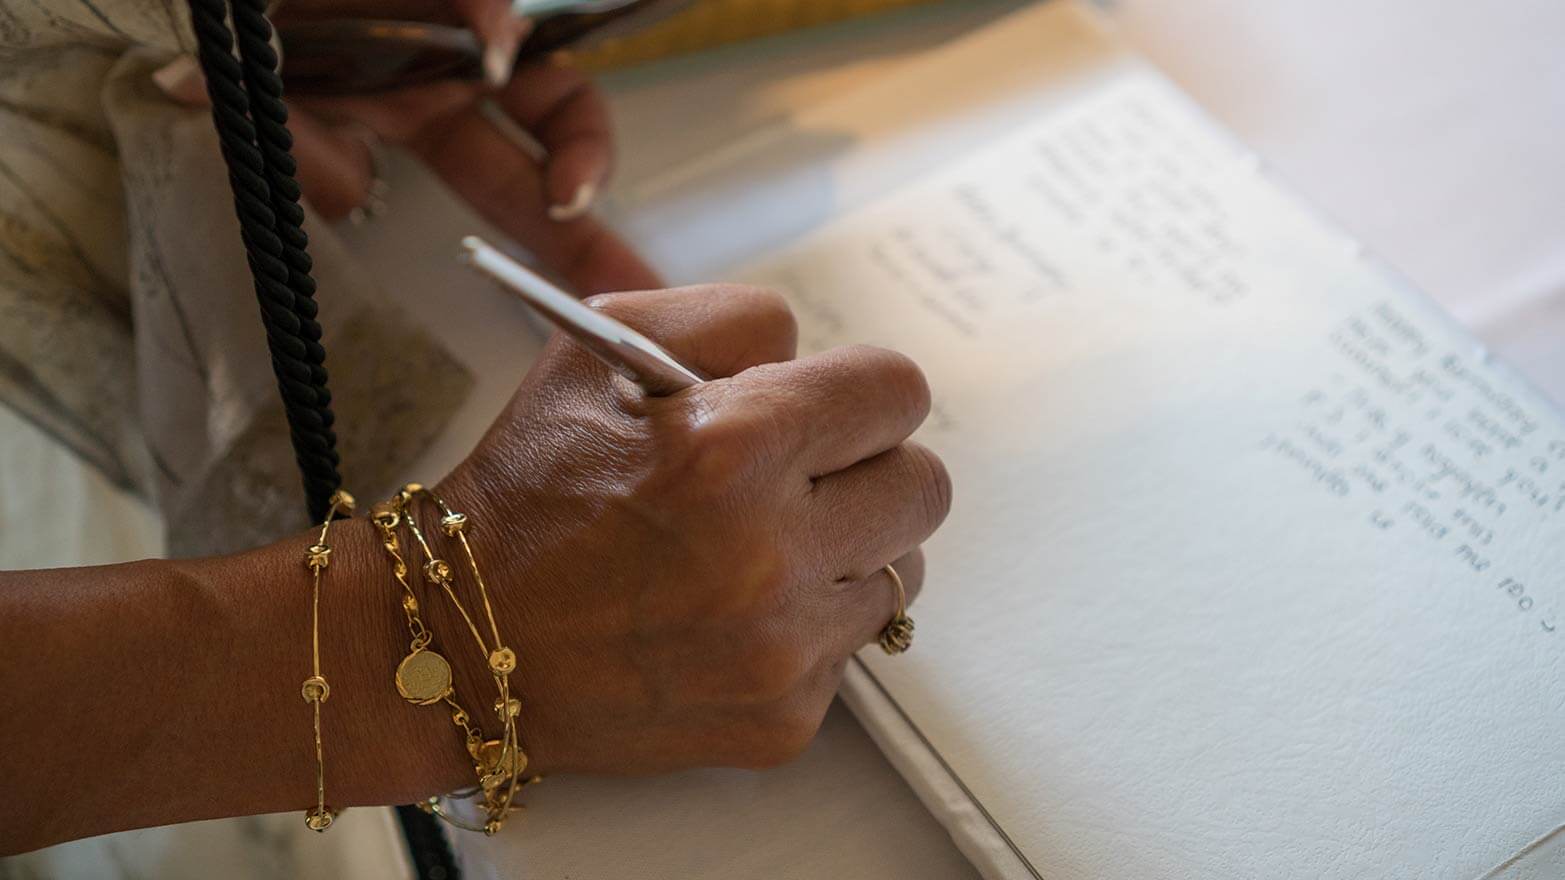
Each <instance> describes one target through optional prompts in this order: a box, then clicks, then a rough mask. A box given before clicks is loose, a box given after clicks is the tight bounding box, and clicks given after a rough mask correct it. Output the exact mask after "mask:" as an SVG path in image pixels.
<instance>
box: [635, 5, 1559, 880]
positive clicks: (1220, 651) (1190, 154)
mask: <svg viewBox="0 0 1565 880" xmlns="http://www.w3.org/2000/svg"><path fill="white" fill-rule="evenodd" d="M986 52H987V53H999V54H1002V55H1005V53H1009V55H1008V56H1006V57H1013V58H1015V59H1017V65H1016V68H1015V70H1014V71H1013V72H1012V74H1011V76H1012V77H1013V79H1015V80H1016V81H1020V80H1022V79H1023V78H1027V77H1033V78H1034V86H1032V87H1030V88H1027V89H1022V90H1015V91H1014V94H1015V96H1016V97H1011V98H1006V99H1005V100H1000V101H997V102H994V103H991V104H986V105H984V106H981V107H965V106H957V105H956V104H955V103H954V102H953V101H952V100H951V95H950V94H949V92H948V90H947V89H946V88H945V86H944V83H947V82H949V81H950V80H954V79H960V78H961V77H962V68H961V67H960V64H959V63H958V61H959V58H960V57H972V56H973V55H975V54H979V53H986ZM960 53H967V54H966V55H965V56H962V55H960ZM942 65H944V67H942ZM942 71H943V73H942ZM1040 83H1041V84H1040ZM1007 94H1011V93H1007ZM925 107H932V108H933V109H930V110H924V109H922V108H925ZM896 108H903V109H904V110H906V111H907V112H928V113H931V114H934V113H943V114H947V115H949V116H951V117H952V118H953V119H955V120H959V121H957V122H952V123H951V130H952V131H956V130H958V129H960V130H962V131H964V132H970V131H971V130H972V129H973V127H975V126H976V127H979V128H981V129H983V130H984V131H985V132H986V134H985V137H984V140H985V141H986V143H985V144H984V145H982V146H979V147H974V146H973V145H972V143H971V137H970V135H968V136H964V137H957V136H955V135H951V136H946V135H943V134H941V133H940V132H938V131H937V132H936V133H935V134H934V135H933V136H931V135H929V134H928V133H927V132H928V130H927V128H926V129H925V130H924V131H925V133H924V134H922V135H921V136H920V137H919V138H918V139H916V140H910V141H909V142H908V144H907V145H906V148H905V149H902V150H898V151H895V152H896V155H897V156H898V159H897V160H896V162H894V163H891V164H890V165H887V164H886V163H884V162H877V163H870V162H863V161H858V160H856V159H854V158H853V157H852V156H848V157H846V158H842V159H840V160H838V161H836V162H835V163H833V164H831V165H829V166H828V167H827V170H826V171H820V170H818V169H817V170H815V171H812V172H811V175H812V176H811V177H810V178H808V179H798V178H792V177H787V176H780V177H778V179H777V180H776V181H775V189H776V191H777V193H778V195H777V198H778V199H779V204H781V203H782V200H790V201H789V204H790V205H792V207H791V208H790V209H789V210H786V211H778V212H776V214H775V215H773V216H771V217H769V218H767V219H763V220H757V219H756V213H755V206H754V205H753V204H752V205H750V206H748V207H749V211H750V212H749V213H747V214H746V215H745V216H744V217H742V218H741V217H737V216H724V215H723V213H722V212H721V211H718V212H716V213H715V215H714V214H713V213H712V212H711V210H710V208H711V206H710V205H704V204H703V205H700V208H701V210H702V211H703V212H705V215H706V216H705V219H704V220H703V221H701V223H700V225H701V229H702V230H704V231H705V234H704V235H703V238H702V241H703V242H706V243H714V244H711V247H710V248H709V249H708V251H706V252H704V253H703V254H701V255H698V256H688V254H689V251H688V248H682V249H679V250H680V251H681V252H682V253H684V254H687V256H684V257H683V259H685V260H686V263H685V265H684V266H682V267H680V266H676V274H680V275H686V276H689V277H692V278H694V277H706V276H712V275H715V274H724V273H721V272H717V271H714V268H713V266H714V265H716V264H720V263H721V261H722V259H724V258H732V259H738V258H741V257H746V256H748V255H749V254H750V253H753V252H754V251H755V249H756V248H755V245H756V244H757V243H765V244H766V246H767V247H770V246H771V244H772V243H776V242H785V244H784V245H783V246H782V247H781V248H780V249H777V250H775V251H773V252H771V253H769V254H768V255H766V256H765V257H764V258H762V259H760V260H759V262H754V263H750V264H749V265H747V266H746V267H745V268H744V269H742V270H739V271H738V274H739V275H741V276H742V277H745V278H748V279H750V280H755V281H759V282H762V283H767V284H771V285H774V286H777V287H779V288H781V289H783V290H785V291H787V292H788V294H789V295H790V296H791V298H792V301H793V304H794V307H795V310H796V312H797V313H798V315H799V318H800V321H801V324H802V338H803V341H804V346H805V348H806V349H820V348H824V347H829V346H832V345H836V344H840V343H843V342H849V341H854V342H865V341H867V342H872V343H876V344H881V345H885V346H888V347H893V348H896V349H899V350H902V351H904V352H907V353H908V354H910V355H912V356H913V357H914V358H915V359H917V360H918V361H919V362H920V363H921V364H922V365H923V366H924V368H925V370H926V372H927V373H928V375H929V378H930V381H931V384H932V386H933V388H934V392H935V400H936V412H935V414H934V416H933V417H932V419H931V422H930V424H929V425H928V426H927V428H926V429H925V430H924V431H923V432H922V434H921V436H920V439H921V440H922V441H924V442H926V443H928V444H930V445H931V446H933V447H935V448H936V449H937V450H938V451H939V452H940V453H941V454H942V455H943V456H944V457H945V459H946V460H947V462H948V463H949V464H950V466H951V470H952V473H953V476H954V479H955V484H956V489H957V503H956V506H955V509H954V511H953V514H952V516H951V519H950V521H949V523H948V524H947V525H946V527H945V528H944V530H943V531H942V532H940V534H939V535H938V536H937V537H936V538H935V540H934V541H933V542H932V543H931V544H930V546H929V547H928V548H927V550H928V558H929V575H928V585H929V586H928V588H927V589H926V591H925V594H924V597H923V599H922V600H921V602H920V604H919V606H918V607H917V608H916V610H915V614H914V616H915V617H916V618H917V620H918V622H919V631H918V641H917V644H916V646H915V648H914V650H913V651H912V652H911V653H909V654H908V655H906V656H904V657H900V658H895V659H890V658H886V657H883V656H880V655H879V654H878V653H871V652H865V653H864V654H863V655H862V657H861V658H860V660H861V662H860V664H859V665H857V666H856V667H855V668H854V669H853V670H852V672H851V674H850V676H849V679H848V682H847V687H846V694H845V695H846V697H847V699H848V701H849V703H850V705H851V706H852V707H853V708H854V710H855V712H856V713H857V714H858V716H859V719H860V721H861V722H862V723H863V724H864V725H865V726H866V727H867V728H868V729H869V730H870V732H871V733H872V735H873V736H874V737H875V738H876V740H877V742H878V743H879V744H880V745H881V747H882V748H883V749H884V750H885V751H886V753H887V754H888V756H889V757H890V759H891V760H892V762H893V763H894V764H895V765H896V766H897V768H898V769H899V770H900V771H901V772H902V773H903V774H904V775H905V776H906V777H907V778H908V779H909V781H910V782H911V783H912V785H913V786H914V788H915V789H916V790H917V791H918V792H919V794H920V796H921V797H922V798H923V800H924V802H925V804H926V806H928V807H929V808H930V809H931V811H932V812H934V813H935V815H936V816H937V818H939V819H940V820H941V821H942V822H943V823H945V824H946V825H947V827H948V828H949V829H950V830H951V831H952V833H953V835H954V836H955V837H956V838H957V840H958V842H959V844H960V845H961V846H962V849H963V852H964V853H965V854H966V855H967V856H968V857H969V858H970V859H972V860H973V862H974V864H975V865H976V866H977V867H978V868H979V869H980V870H981V871H982V872H984V873H985V874H986V875H987V876H990V877H1006V878H1010V877H1038V878H1051V880H1054V878H1066V880H1069V878H1098V877H1136V878H1143V877H1192V878H1194V877H1200V878H1210V877H1266V878H1281V877H1326V876H1330V877H1457V878H1476V877H1480V876H1496V877H1498V876H1512V874H1509V873H1507V872H1509V871H1512V870H1514V869H1515V868H1516V866H1517V865H1520V864H1522V861H1521V860H1524V859H1525V858H1526V855H1527V854H1528V853H1529V852H1531V851H1532V849H1529V847H1532V848H1536V847H1547V846H1548V845H1549V844H1550V843H1551V840H1552V839H1551V838H1550V834H1551V832H1553V831H1555V830H1556V828H1557V826H1559V825H1560V823H1561V822H1565V786H1562V785H1561V784H1560V780H1561V779H1562V778H1565V757H1561V755H1562V749H1561V747H1560V745H1561V743H1562V742H1565V689H1562V684H1565V677H1562V665H1561V661H1562V658H1565V421H1562V419H1561V417H1560V414H1559V413H1558V412H1557V411H1556V410H1554V409H1553V408H1551V406H1550V405H1549V404H1547V403H1546V402H1545V401H1544V400H1542V399H1541V398H1540V397H1538V396H1537V395H1535V394H1534V393H1532V392H1531V391H1530V390H1529V389H1528V388H1527V387H1526V386H1525V385H1524V383H1523V382H1521V381H1520V380H1519V379H1518V378H1516V377H1515V376H1514V375H1513V374H1511V373H1509V372H1508V371H1507V370H1506V368H1505V367H1504V366H1503V365H1500V364H1496V363H1493V362H1492V361H1491V360H1490V359H1489V358H1488V357H1487V356H1486V355H1485V353H1484V351H1483V350H1481V349H1480V348H1479V347H1478V346H1477V345H1476V344H1475V342H1474V341H1473V340H1472V339H1471V338H1469V337H1468V336H1466V335H1465V334H1464V333H1463V332H1462V331H1461V330H1460V329H1459V328H1458V327H1456V326H1455V325H1454V324H1453V322H1451V321H1450V320H1448V319H1447V318H1446V317H1444V316H1443V315H1441V314H1440V313H1438V311H1437V310H1436V309H1435V308H1434V307H1433V306H1432V305H1431V303H1429V302H1428V301H1426V300H1425V299H1424V298H1423V297H1422V296H1421V295H1420V294H1418V293H1417V292H1415V291H1412V290H1409V289H1408V288H1407V286H1406V285H1405V284H1404V283H1403V282H1402V281H1400V280H1399V279H1398V278H1397V277H1396V276H1395V275H1394V274H1393V273H1391V272H1390V271H1388V270H1387V269H1386V267H1384V266H1383V265H1380V264H1378V263H1377V262H1376V261H1375V260H1374V259H1373V258H1371V257H1369V256H1367V255H1366V254H1365V252H1364V250H1363V249H1362V248H1361V247H1359V246H1358V245H1357V244H1355V243H1354V242H1353V241H1351V240H1349V239H1348V238H1346V237H1345V236H1344V235H1342V234H1340V233H1338V232H1337V231H1335V230H1334V229H1333V228H1332V227H1331V225H1329V224H1328V223H1326V222H1323V221H1322V219H1321V218H1320V217H1318V216H1316V215H1315V214H1313V213H1312V212H1311V211H1310V210H1309V209H1308V208H1307V207H1305V206H1304V205H1302V204H1301V203H1300V202H1299V201H1298V200H1297V199H1296V198H1294V197H1293V196H1291V195H1289V193H1288V192H1286V191H1285V189H1283V188H1282V187H1281V186H1279V185H1278V183H1277V182H1275V181H1274V180H1272V179H1271V178H1269V177H1268V175H1267V173H1266V172H1265V170H1264V167H1263V165H1262V163H1260V162H1259V161H1258V160H1256V159H1255V157H1253V156H1251V155H1249V154H1248V153H1247V151H1246V150H1245V149H1244V148H1243V147H1242V146H1240V145H1238V144H1236V143H1234V142H1233V141H1231V140H1230V139H1229V138H1228V137H1227V136H1226V135H1225V134H1224V133H1223V132H1222V131H1221V130H1219V129H1218V128H1217V127H1216V126H1215V125H1214V124H1213V123H1212V122H1211V121H1210V120H1208V119H1207V118H1206V117H1205V116H1204V115H1203V113H1202V112H1201V111H1200V109H1199V108H1197V107H1195V106H1193V105H1192V104H1191V102H1190V101H1189V100H1188V99H1186V98H1185V97H1184V96H1183V95H1182V94H1180V93H1179V92H1178V91H1177V90H1176V89H1175V88H1174V87H1173V86H1171V85H1170V84H1169V83H1168V82H1167V81H1166V80H1165V79H1163V78H1162V77H1161V76H1160V75H1159V74H1158V73H1157V72H1155V71H1154V70H1152V69H1150V68H1149V67H1147V66H1146V65H1144V64H1143V63H1141V62H1140V61H1138V60H1137V59H1135V58H1133V57H1128V56H1127V55H1126V54H1125V53H1124V52H1123V51H1122V50H1120V49H1118V48H1116V47H1115V46H1114V45H1113V44H1112V41H1110V40H1108V39H1107V38H1106V37H1104V36H1103V35H1102V34H1101V33H1100V32H1098V31H1097V30H1096V28H1095V27H1094V26H1093V24H1092V23H1091V21H1090V20H1089V18H1088V17H1087V16H1086V15H1085V14H1084V13H1082V12H1080V11H1079V10H1077V9H1074V8H1072V7H1070V6H1063V5H1058V4H1054V5H1050V6H1048V7H1044V8H1040V9H1036V10H1032V11H1029V12H1027V13H1024V14H1023V15H1021V16H1018V17H1017V18H1015V19H1013V20H1012V21H1010V22H1007V23H1005V24H1004V25H1003V26H1001V27H997V28H996V29H994V30H993V31H992V32H990V33H989V34H986V35H981V36H979V37H975V38H972V39H970V40H969V41H968V42H967V44H966V45H964V46H963V47H962V48H961V49H960V50H959V51H958V50H953V51H952V53H951V54H950V55H949V56H948V57H946V58H944V59H942V58H939V57H937V58H935V59H933V60H931V61H930V62H928V63H926V64H925V65H924V66H923V67H922V68H920V69H918V70H916V71H912V72H909V73H907V74H904V75H903V76H901V77H893V78H892V80H891V81H890V82H888V83H887V84H885V85H884V86H883V87H879V88H877V89H872V90H871V91H870V92H869V93H867V94H863V95H858V96H854V97H850V98H845V99H843V100H842V101H840V102H838V103H837V104H836V105H833V106H831V107H828V108H826V109H823V110H822V111H821V114H820V116H819V118H818V119H817V120H815V121H816V123H817V125H815V127H814V128H813V129H811V128H810V126H809V125H808V124H807V125H805V126H804V127H803V128H802V129H801V130H800V131H795V132H792V133H791V134H788V135H786V136H782V137H780V138H778V139H775V140H772V141H767V140H765V139H761V140H758V141H757V142H756V143H753V144H750V145H748V146H747V147H746V148H745V149H743V150H739V151H736V152H735V153H733V154H731V155H726V156H722V157H719V158H717V159H714V160H711V161H710V162H708V163H707V164H705V165H703V166H702V167H699V168H696V169H693V170H690V171H687V172H685V173H683V174H680V175H675V176H674V179H672V180H671V181H670V182H669V184H668V185H669V186H676V185H677V186H679V187H681V188H685V189H688V190H690V191H691V192H692V193H694V195H692V196H691V197H690V198H691V199H692V200H693V201H692V202H691V204H697V203H698V202H699V192H700V187H701V185H702V184H703V182H705V181H710V180H712V179H717V178H721V177H723V176H724V175H735V174H745V175H752V176H753V175H756V174H762V173H764V171H761V170H758V169H764V168H765V167H766V156H767V155H768V154H769V153H770V154H772V155H774V156H777V155H783V154H788V153H792V152H795V151H797V150H799V149H807V148H808V144H809V143H810V142H811V138H812V137H813V138H817V139H819V140H824V141H829V140H830V132H832V131H833V126H834V125H836V124H840V125H842V126H843V127H844V128H852V127H858V128H860V129H862V128H863V127H865V126H871V127H873V126H874V125H876V124H877V123H875V122H873V121H869V122H866V121H865V120H875V119H882V118H889V117H891V116H894V115H895V114H896V113H897V112H898V111H897V109H896ZM889 152H892V151H890V150H887V149H884V148H883V149H882V150H880V151H879V153H878V154H877V156H878V157H884V156H885V155H887V153H889ZM801 189H803V190H805V191H811V190H814V191H819V192H820V193H821V196H820V199H819V203H820V204H819V210H818V212H817V213H818V215H819V217H821V218H825V217H827V216H828V215H830V214H831V213H833V208H834V207H835V206H837V205H840V204H841V203H843V202H861V203H864V204H863V206H862V207H860V208H858V209H856V210H854V211H853V212H851V213H850V214H848V215H847V216H844V217H838V218H834V219H830V220H829V221H826V222H824V223H817V222H815V221H816V217H815V216H811V211H810V209H808V208H806V209H805V210H803V211H802V212H801V211H800V210H799V209H798V207H797V205H798V198H799V196H798V194H799V192H800V191H801ZM691 210H694V209H691ZM680 211H681V208H680V207H679V205H678V204H677V203H676V204H674V205H673V206H672V207H669V208H666V209H664V210H662V211H660V212H652V213H651V214H650V215H649V216H648V217H646V218H645V219H644V221H643V226H644V228H643V230H642V238H643V239H647V238H651V239H654V240H655V239H656V238H657V234H658V233H657V231H656V228H657V227H658V226H659V224H663V223H664V222H665V221H667V220H669V218H670V217H671V216H673V217H675V218H676V219H677V216H678V215H679V213H680ZM687 213H688V212H687ZM691 225H692V224H691V223H690V222H685V223H682V224H681V223H678V222H675V223H669V224H667V225H666V226H665V227H664V228H667V229H670V230H675V231H677V234H679V235H683V236H686V237H685V239H684V240H685V241H686V242H687V243H688V241H689V238H688V235H689V234H690V231H691ZM668 234H669V235H674V234H676V233H675V232H670V233H668ZM673 250H674V249H671V251H670V255H671V256H676V257H677V256H678V254H675V253H674V252H673ZM714 252H715V255H714ZM665 262H668V261H667V260H665ZM676 262H677V261H676ZM726 274H730V275H731V274H735V273H734V272H729V273H726ZM1513 858H1514V859H1517V860H1515V861H1513ZM1515 876H1521V875H1520V874H1517V875H1515Z"/></svg>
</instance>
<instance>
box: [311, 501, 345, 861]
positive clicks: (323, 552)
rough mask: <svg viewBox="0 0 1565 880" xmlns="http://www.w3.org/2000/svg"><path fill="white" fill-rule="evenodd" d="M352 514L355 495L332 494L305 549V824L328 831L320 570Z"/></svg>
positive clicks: (330, 815)
mask: <svg viewBox="0 0 1565 880" xmlns="http://www.w3.org/2000/svg"><path fill="white" fill-rule="evenodd" d="M339 512H340V513H343V514H345V515H349V516H351V515H352V514H353V496H352V495H349V494H348V493H347V492H344V491H342V490H340V489H339V490H338V491H337V492H336V494H334V495H332V497H331V510H329V511H327V512H326V521H325V522H323V523H321V536H320V538H318V539H317V540H316V542H315V543H314V544H312V545H310V549H309V550H307V551H305V554H304V564H305V566H306V567H308V568H309V569H310V575H311V577H310V579H311V581H312V587H311V598H310V677H309V678H307V679H305V680H304V684H303V685H302V686H301V687H300V689H299V693H300V695H302V696H303V697H304V701H305V702H306V703H309V704H310V708H311V710H312V711H313V712H314V715H315V808H314V809H312V810H308V811H306V812H305V814H304V824H305V825H307V826H309V828H310V830H312V831H318V832H319V831H325V830H326V829H328V828H330V827H331V823H332V822H333V821H334V820H335V819H336V818H337V813H336V811H334V810H332V808H331V807H328V806H326V759H325V755H324V753H323V751H322V749H321V704H322V703H324V702H326V700H327V699H328V698H330V697H331V685H329V684H327V683H326V677H325V676H323V675H321V572H323V571H325V570H326V566H327V565H329V564H330V563H331V547H330V546H329V545H327V543H326V533H327V532H328V531H330V530H331V524H332V520H334V519H336V518H337V514H338V513H339Z"/></svg>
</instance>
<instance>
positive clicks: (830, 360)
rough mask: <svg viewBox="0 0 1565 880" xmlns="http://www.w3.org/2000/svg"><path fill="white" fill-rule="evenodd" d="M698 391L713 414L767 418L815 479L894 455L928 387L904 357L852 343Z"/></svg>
mask: <svg viewBox="0 0 1565 880" xmlns="http://www.w3.org/2000/svg"><path fill="white" fill-rule="evenodd" d="M700 393H703V394H708V395H711V396H713V397H714V398H716V399H715V400H714V401H712V406H713V408H714V410H726V411H729V412H733V413H743V412H746V411H751V410H753V411H757V412H760V413H762V414H764V415H765V417H766V418H767V420H768V423H769V424H770V425H771V428H770V430H771V431H773V432H775V433H776V434H777V440H778V442H779V444H780V445H781V446H782V447H784V448H788V449H792V450H794V452H795V454H796V459H797V462H796V463H797V466H798V468H799V469H800V470H801V471H802V472H803V476H804V477H806V478H808V479H811V480H814V479H817V478H819V477H822V476H825V475H827V474H831V473H835V472H836V471H839V470H842V469H844V468H848V467H852V466H853V465H855V464H857V463H859V462H860V461H863V460H865V459H868V458H873V457H875V456H876V455H879V454H880V453H882V452H885V451H886V450H888V449H893V448H895V447H896V446H898V445H899V444H901V443H902V441H904V440H906V439H907V438H908V437H909V436H910V435H912V433H913V432H914V431H915V430H917V429H918V426H919V425H921V424H923V421H924V419H925V417H926V416H928V415H929V384H928V383H927V382H926V381H925V380H924V374H923V372H922V371H921V370H919V368H918V366H917V365H916V364H914V363H913V362H912V361H911V360H909V359H908V358H907V357H906V356H905V355H901V354H898V353H896V352H894V351H888V350H886V349H883V348H874V347H871V346H864V345H854V346H847V347H844V348H837V349H833V350H831V351H828V352H824V353H822V354H817V355H813V356H810V357H806V358H800V359H799V360H796V361H789V362H787V363H779V364H772V365H768V366H764V367H761V368H759V369H754V370H749V371H747V372H745V373H743V374H741V375H738V376H736V377H735V378H734V379H733V381H732V382H730V383H723V384H722V385H719V386H717V387H714V388H711V389H702V391H701V392H700Z"/></svg>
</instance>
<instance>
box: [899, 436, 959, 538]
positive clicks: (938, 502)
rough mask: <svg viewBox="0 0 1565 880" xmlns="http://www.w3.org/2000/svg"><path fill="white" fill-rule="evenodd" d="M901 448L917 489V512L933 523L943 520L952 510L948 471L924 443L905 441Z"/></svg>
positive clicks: (949, 473) (949, 474)
mask: <svg viewBox="0 0 1565 880" xmlns="http://www.w3.org/2000/svg"><path fill="white" fill-rule="evenodd" d="M902 448H903V461H904V463H905V466H906V467H907V469H908V472H909V477H910V479H911V481H912V484H913V486H914V487H915V489H916V491H917V499H918V501H917V503H918V512H919V513H920V514H922V515H923V517H924V518H925V521H926V522H929V523H931V524H933V525H939V524H940V523H942V522H945V518H946V516H947V515H948V514H949V513H950V512H951V498H952V486H951V472H950V471H949V470H947V469H946V464H945V462H944V461H942V460H941V458H940V456H938V455H936V454H935V453H934V451H933V450H931V449H930V448H929V447H927V446H924V445H922V444H919V443H906V444H904V445H903V447H902Z"/></svg>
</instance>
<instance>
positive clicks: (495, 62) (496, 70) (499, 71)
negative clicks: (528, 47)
mask: <svg viewBox="0 0 1565 880" xmlns="http://www.w3.org/2000/svg"><path fill="white" fill-rule="evenodd" d="M521 42H522V38H521V34H520V33H518V31H517V30H516V29H515V28H507V29H505V31H504V32H503V33H501V34H500V35H499V36H497V37H495V38H494V40H493V41H492V42H490V43H489V45H487V46H485V47H484V82H486V83H488V84H489V87H490V88H492V89H498V88H500V87H501V86H503V85H505V84H506V83H508V82H510V81H511V68H512V67H514V66H515V64H516V51H517V49H519V48H520V47H521Z"/></svg>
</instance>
